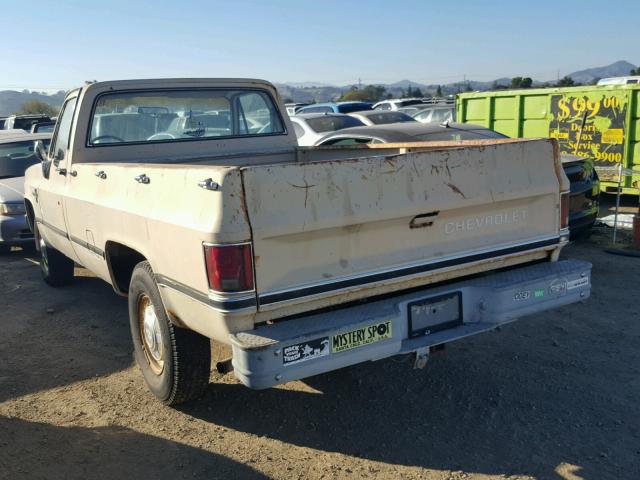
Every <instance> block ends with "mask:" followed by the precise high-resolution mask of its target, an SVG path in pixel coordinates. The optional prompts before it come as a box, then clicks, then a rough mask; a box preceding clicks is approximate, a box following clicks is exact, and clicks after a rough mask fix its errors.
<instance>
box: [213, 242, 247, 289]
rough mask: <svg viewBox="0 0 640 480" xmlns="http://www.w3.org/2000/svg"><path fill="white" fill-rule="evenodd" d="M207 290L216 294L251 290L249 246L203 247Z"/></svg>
mask: <svg viewBox="0 0 640 480" xmlns="http://www.w3.org/2000/svg"><path fill="white" fill-rule="evenodd" d="M204 258H205V262H206V264H207V278H208V279H209V288H210V289H212V290H215V291H217V292H244V291H247V290H253V268H252V262H251V245H249V244H243V245H205V246H204Z"/></svg>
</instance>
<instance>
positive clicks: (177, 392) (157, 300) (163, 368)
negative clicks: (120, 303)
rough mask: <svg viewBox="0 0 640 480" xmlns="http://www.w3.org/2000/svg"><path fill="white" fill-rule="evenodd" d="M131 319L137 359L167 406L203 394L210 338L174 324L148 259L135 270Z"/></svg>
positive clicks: (130, 310)
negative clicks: (168, 314) (165, 306)
mask: <svg viewBox="0 0 640 480" xmlns="http://www.w3.org/2000/svg"><path fill="white" fill-rule="evenodd" d="M129 322H130V326H131V337H132V339H133V348H134V355H135V358H136V362H137V363H138V365H139V366H140V368H141V370H142V375H143V376H144V379H145V381H146V383H147V386H148V387H149V389H150V390H151V392H152V393H153V394H154V395H155V396H156V397H157V398H158V399H159V400H160V401H162V402H163V403H165V404H166V405H177V404H179V403H183V402H186V401H188V400H192V399H194V398H197V397H198V396H200V395H201V394H202V392H203V390H204V389H205V387H206V386H207V385H208V383H209V373H210V368H211V345H210V342H209V339H208V338H207V337H204V336H202V335H200V334H198V333H196V332H194V331H191V330H187V329H184V328H179V327H176V326H175V325H173V324H172V323H171V321H170V320H169V317H168V316H167V312H166V311H165V309H164V306H163V304H162V299H161V297H160V291H159V290H158V286H157V285H156V282H155V280H154V277H153V271H152V270H151V266H150V265H149V262H140V263H139V264H138V265H136V267H135V269H134V270H133V275H132V276H131V283H130V284H129Z"/></svg>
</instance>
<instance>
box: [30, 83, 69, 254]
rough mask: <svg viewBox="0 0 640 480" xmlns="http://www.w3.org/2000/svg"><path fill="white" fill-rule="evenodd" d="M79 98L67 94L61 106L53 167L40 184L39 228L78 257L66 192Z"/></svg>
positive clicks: (58, 246) (60, 247)
mask: <svg viewBox="0 0 640 480" xmlns="http://www.w3.org/2000/svg"><path fill="white" fill-rule="evenodd" d="M77 102H78V97H77V95H76V96H74V97H70V98H67V99H66V100H65V102H64V105H63V106H62V111H61V113H60V116H59V120H58V124H57V126H56V130H55V132H54V134H53V140H52V141H51V145H50V147H49V154H48V156H49V161H50V162H51V168H50V170H49V175H48V176H46V177H45V179H44V180H43V181H42V183H41V184H40V187H39V189H38V196H37V202H38V205H39V207H40V212H41V214H42V218H41V219H39V223H38V229H39V230H40V233H41V235H42V237H43V238H44V239H45V240H46V241H47V243H48V244H50V245H51V246H52V247H53V248H55V249H57V250H60V251H61V252H62V253H64V254H65V255H67V256H68V257H69V258H72V259H74V260H77V259H76V257H75V255H74V252H73V248H72V247H71V241H70V239H69V235H68V233H67V225H66V221H65V217H64V194H65V190H66V188H67V183H68V178H67V177H68V174H67V165H68V164H69V159H68V157H69V156H70V152H71V151H70V148H69V144H70V140H71V128H72V125H73V116H74V113H75V110H76V104H77Z"/></svg>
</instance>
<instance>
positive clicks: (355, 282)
mask: <svg viewBox="0 0 640 480" xmlns="http://www.w3.org/2000/svg"><path fill="white" fill-rule="evenodd" d="M558 243H559V237H554V238H551V239H548V240H541V241H537V242H532V243H526V244H523V245H518V246H513V247H507V248H502V249H499V250H494V251H492V252H483V253H476V254H470V255H467V256H464V257H458V258H452V259H447V260H442V261H436V262H431V263H427V264H423V265H415V266H411V267H406V268H400V269H398V270H393V271H390V272H383V273H372V274H368V275H363V276H361V277H357V278H349V279H346V280H337V281H334V282H330V283H325V284H322V285H313V286H309V287H303V288H298V289H294V290H289V291H285V292H274V293H265V294H262V295H259V297H258V301H259V304H260V305H269V304H272V303H278V302H284V301H287V300H293V299H296V298H300V297H307V296H311V295H317V294H319V293H326V292H331V291H333V290H341V289H344V288H348V287H355V286H360V285H364V284H367V283H374V282H380V281H384V280H391V279H394V278H399V277H405V276H409V275H415V274H418V273H425V272H430V271H433V270H438V269H440V268H447V267H453V266H457V265H463V264H465V263H473V262H477V261H480V260H487V259H491V258H496V257H501V256H503V255H510V254H512V253H519V252H526V251H528V250H535V249H538V248H544V247H549V246H553V245H557V244H558Z"/></svg>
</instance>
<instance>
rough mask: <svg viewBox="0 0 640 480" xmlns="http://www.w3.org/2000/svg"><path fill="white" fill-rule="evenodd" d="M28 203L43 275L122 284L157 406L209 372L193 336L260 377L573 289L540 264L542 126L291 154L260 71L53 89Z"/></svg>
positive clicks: (550, 257) (466, 328)
mask: <svg viewBox="0 0 640 480" xmlns="http://www.w3.org/2000/svg"><path fill="white" fill-rule="evenodd" d="M36 151H37V153H38V156H39V157H40V159H41V165H35V166H33V167H31V168H29V169H28V171H27V174H26V180H25V195H26V199H25V202H26V208H27V212H28V218H29V222H30V225H31V227H32V229H33V230H34V234H35V238H36V243H37V247H38V248H39V250H40V252H41V258H42V260H41V269H42V275H43V277H44V280H45V281H46V282H47V283H48V284H50V285H52V286H62V285H66V284H68V283H70V282H71V281H72V279H73V274H74V265H75V264H80V265H82V266H84V267H85V268H87V269H89V270H91V271H92V272H93V273H94V274H95V275H97V276H98V277H100V278H102V279H104V280H105V281H107V282H109V283H110V284H111V285H112V286H113V288H114V290H115V291H116V292H117V293H118V294H120V295H124V296H128V302H129V316H130V324H131V333H132V338H133V344H134V349H135V357H136V360H137V362H138V364H139V365H140V367H141V369H142V372H143V374H144V377H145V379H146V381H147V383H148V386H149V388H150V390H151V391H152V392H153V393H154V394H155V395H156V396H157V397H158V398H159V399H160V400H162V401H163V402H165V403H167V404H177V403H180V402H182V401H185V400H188V399H191V398H194V397H196V396H198V394H199V393H200V392H201V391H202V389H203V388H204V387H205V386H206V385H207V383H208V381H209V377H210V368H211V353H210V352H211V348H210V339H213V340H215V341H217V342H221V343H223V344H226V345H228V346H230V351H231V358H229V359H226V361H221V362H220V363H218V366H219V369H220V370H225V369H226V370H231V369H233V371H234V373H235V375H236V376H237V378H238V379H240V381H241V382H242V383H244V384H245V385H247V386H249V387H251V388H268V387H271V386H273V385H277V384H280V383H284V382H287V381H291V380H295V379H300V378H305V377H308V376H310V375H315V374H319V373H322V372H327V371H330V370H334V369H337V368H341V367H344V366H347V365H353V364H356V363H359V362H364V361H368V360H378V359H382V358H385V357H390V356H392V355H399V354H413V355H415V365H416V366H418V367H421V366H423V365H424V363H425V361H426V360H427V358H428V355H429V352H430V348H433V347H435V346H439V345H442V344H445V343H447V342H450V341H453V340H456V339H460V338H463V337H466V336H469V335H474V334H477V333H480V332H484V331H487V330H490V329H493V328H495V327H496V326H498V325H500V324H503V323H505V322H509V321H512V320H515V319H516V318H518V317H522V316H525V315H529V314H532V313H537V312H541V311H544V310H547V309H550V308H555V307H559V306H562V305H566V304H570V303H573V302H576V301H579V300H581V299H585V298H586V297H588V296H589V293H590V274H591V265H590V264H589V263H586V262H581V261H571V260H566V261H558V256H559V253H560V250H561V249H562V247H563V246H564V245H566V243H567V239H568V233H569V232H568V229H567V214H568V203H567V200H568V197H567V193H568V192H567V191H568V187H569V183H568V180H567V178H566V176H565V175H564V173H563V170H562V166H561V163H560V160H559V157H558V152H557V149H556V146H555V143H554V141H553V140H546V139H545V140H542V139H541V140H488V141H477V142H450V143H435V144H434V143H431V144H429V143H417V144H385V145H351V146H349V145H347V146H334V147H325V148H300V147H298V146H297V144H296V137H295V134H294V131H293V128H292V125H291V123H290V121H289V120H288V117H287V115H286V114H284V108H283V105H282V102H281V101H280V99H279V98H278V94H277V92H276V90H275V88H274V87H273V86H272V85H271V84H270V83H268V82H264V81H261V80H246V79H178V80H132V81H113V82H100V83H93V84H89V85H86V86H84V87H82V88H79V89H77V90H73V91H71V92H70V93H69V94H68V95H67V97H66V99H65V101H64V105H63V107H62V111H61V113H60V116H59V118H58V122H57V125H56V130H55V133H54V137H53V141H52V143H51V145H50V148H49V150H48V151H45V150H44V149H43V148H42V146H41V145H38V146H37V148H36Z"/></svg>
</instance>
